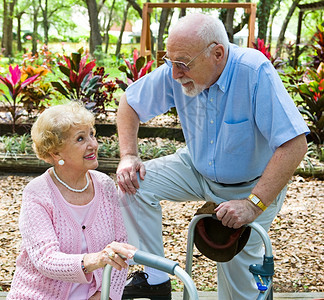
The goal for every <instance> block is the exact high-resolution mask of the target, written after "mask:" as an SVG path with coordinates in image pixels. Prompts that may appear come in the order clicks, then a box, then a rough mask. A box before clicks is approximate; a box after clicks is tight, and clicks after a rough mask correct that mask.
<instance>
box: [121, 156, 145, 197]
mask: <svg viewBox="0 0 324 300" xmlns="http://www.w3.org/2000/svg"><path fill="white" fill-rule="evenodd" d="M137 172H139V176H140V179H141V180H144V176H145V173H146V171H145V167H144V164H143V162H142V161H141V159H140V158H139V157H138V156H135V155H126V156H124V157H123V158H122V159H121V160H120V162H119V165H118V168H117V172H116V174H117V182H118V185H119V187H120V189H121V191H122V192H123V193H128V194H135V193H136V190H137V189H138V188H139V183H138V180H137V175H136V173H137Z"/></svg>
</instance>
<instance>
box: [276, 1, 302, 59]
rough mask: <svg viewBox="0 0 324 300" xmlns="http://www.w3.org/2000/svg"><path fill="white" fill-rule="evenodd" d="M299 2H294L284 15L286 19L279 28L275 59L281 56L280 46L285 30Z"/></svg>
mask: <svg viewBox="0 0 324 300" xmlns="http://www.w3.org/2000/svg"><path fill="white" fill-rule="evenodd" d="M299 2H300V0H294V1H293V3H292V5H291V6H290V8H289V11H288V13H287V15H286V18H285V20H284V22H283V24H282V26H281V30H280V34H279V37H278V41H277V46H276V57H279V56H280V55H281V51H282V45H283V43H284V40H285V32H286V30H287V27H288V23H289V21H290V19H291V16H292V15H293V13H294V11H295V9H296V7H297V5H298V3H299Z"/></svg>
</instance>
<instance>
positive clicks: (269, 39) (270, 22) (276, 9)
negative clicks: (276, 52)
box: [268, 0, 281, 51]
mask: <svg viewBox="0 0 324 300" xmlns="http://www.w3.org/2000/svg"><path fill="white" fill-rule="evenodd" d="M280 4H281V0H278V1H277V4H276V5H277V6H276V8H275V10H274V11H273V12H272V14H271V16H270V21H269V34H268V44H269V45H270V47H269V51H271V42H272V25H273V20H274V18H275V17H276V15H277V13H278V12H279V10H280Z"/></svg>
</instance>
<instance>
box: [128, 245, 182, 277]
mask: <svg viewBox="0 0 324 300" xmlns="http://www.w3.org/2000/svg"><path fill="white" fill-rule="evenodd" d="M133 260H134V262H136V263H138V264H141V265H145V266H148V267H152V268H156V269H159V270H161V271H164V272H167V273H169V274H172V275H175V274H174V269H175V267H176V266H178V265H179V263H177V262H174V261H172V260H170V259H167V258H164V257H160V256H158V255H155V254H152V253H147V252H144V251H141V250H137V251H136V252H135V254H134V257H133Z"/></svg>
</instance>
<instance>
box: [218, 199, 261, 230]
mask: <svg viewBox="0 0 324 300" xmlns="http://www.w3.org/2000/svg"><path fill="white" fill-rule="evenodd" d="M215 212H216V216H217V218H218V220H220V221H221V222H222V224H223V225H224V226H227V227H230V228H235V229H237V228H240V227H241V226H243V225H246V224H249V223H251V222H253V221H254V220H255V219H256V218H257V217H258V216H259V215H261V213H262V209H261V208H259V207H257V206H256V205H254V204H253V203H252V202H251V201H249V200H248V199H242V200H230V201H227V202H223V203H221V204H219V205H218V206H217V208H216V209H215Z"/></svg>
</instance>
